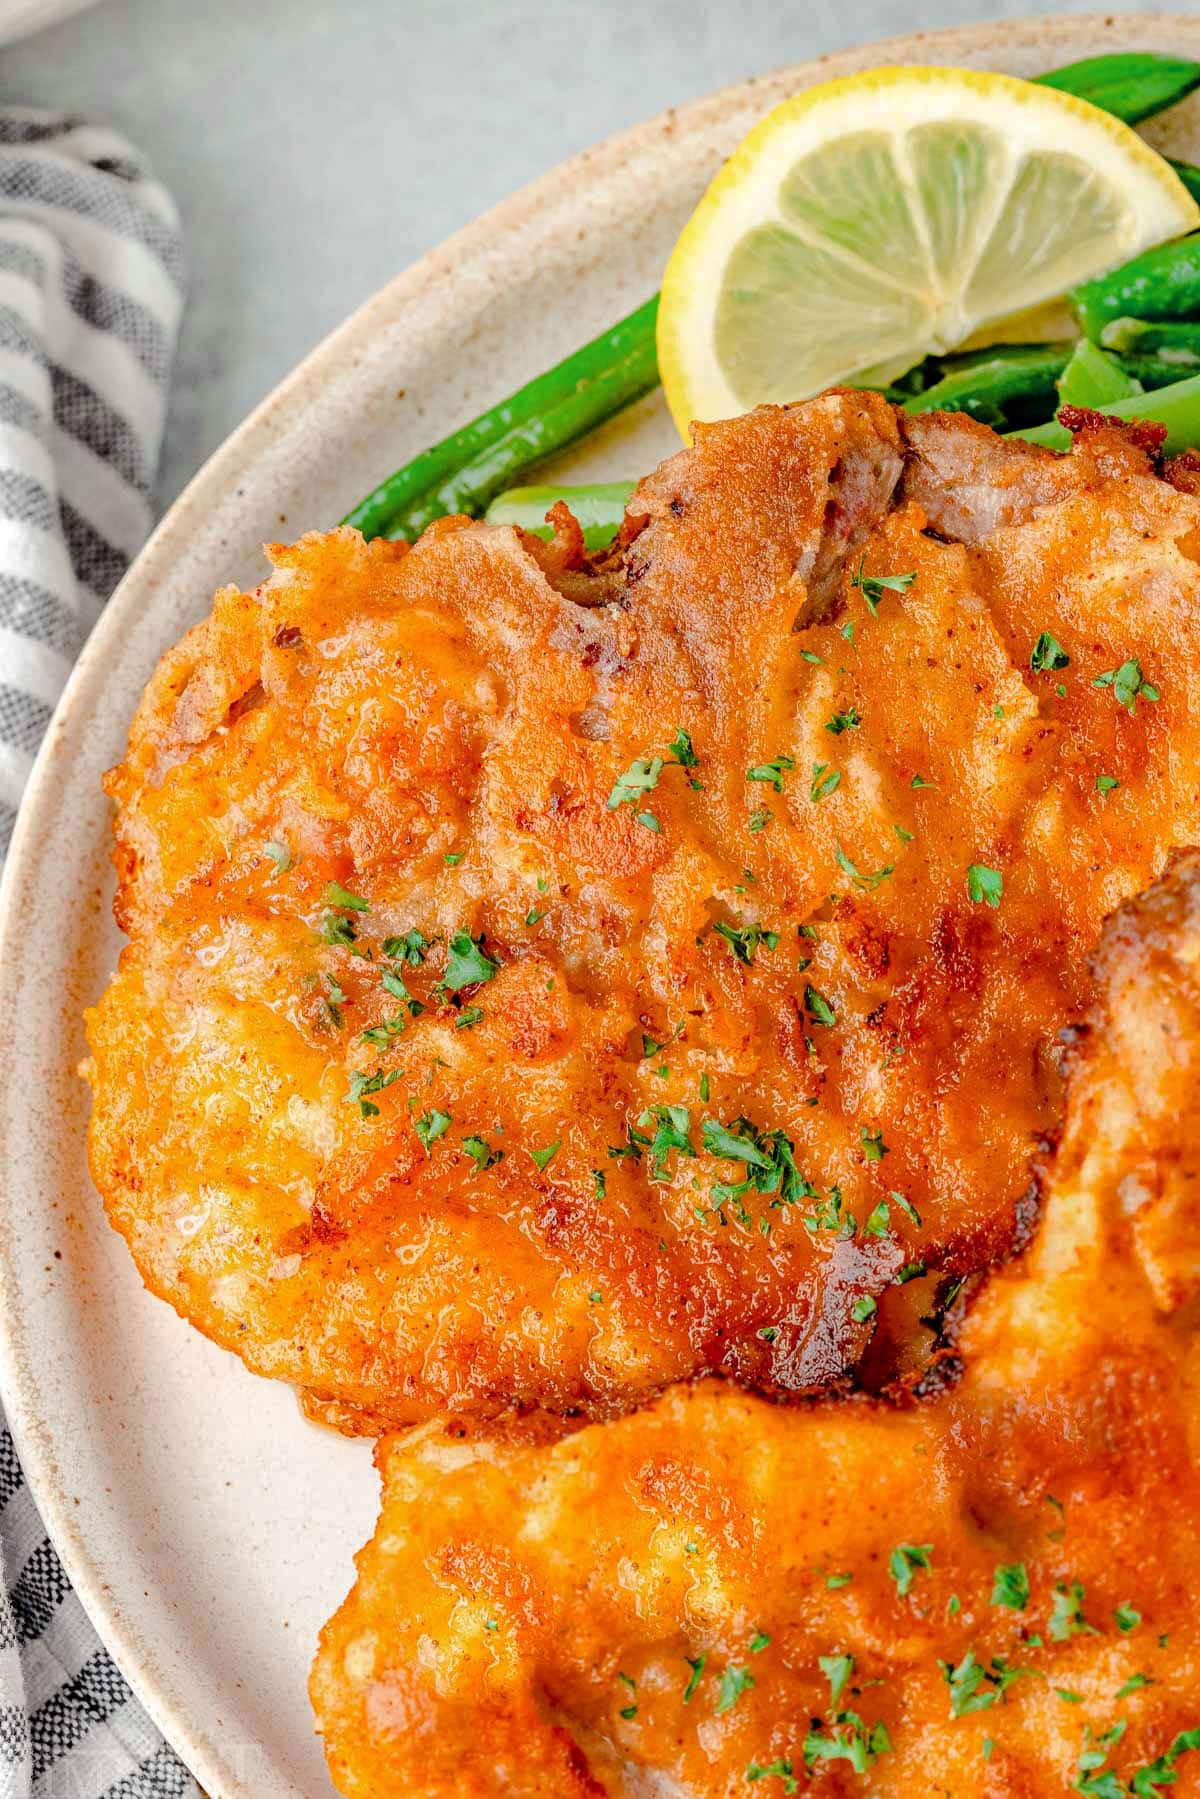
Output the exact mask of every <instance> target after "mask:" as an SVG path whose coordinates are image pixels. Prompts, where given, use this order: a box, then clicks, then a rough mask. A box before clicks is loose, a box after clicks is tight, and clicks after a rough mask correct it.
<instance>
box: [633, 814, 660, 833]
mask: <svg viewBox="0 0 1200 1799" xmlns="http://www.w3.org/2000/svg"><path fill="white" fill-rule="evenodd" d="M634 816H635V817H636V819H637V821H638V823H639V824H640V825H641V826H643V828H644V829H645V830H647V831H661V830H662V825H661V823H660V822H659V817H658V813H657V812H638V813H635V814H634Z"/></svg>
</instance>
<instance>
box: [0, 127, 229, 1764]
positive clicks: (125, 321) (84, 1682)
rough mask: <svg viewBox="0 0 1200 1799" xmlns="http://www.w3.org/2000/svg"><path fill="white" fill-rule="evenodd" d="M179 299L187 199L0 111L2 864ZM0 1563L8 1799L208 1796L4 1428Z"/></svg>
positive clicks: (153, 428)
mask: <svg viewBox="0 0 1200 1799" xmlns="http://www.w3.org/2000/svg"><path fill="white" fill-rule="evenodd" d="M182 305H183V290H182V252H181V243H180V234H179V223H178V219H177V217H176V214H175V208H174V206H173V204H172V202H171V199H170V196H169V195H168V194H167V193H166V192H165V190H164V189H163V188H162V187H160V186H159V184H158V183H157V182H156V181H154V180H153V179H152V178H151V177H150V175H149V174H148V173H147V171H146V168H145V166H144V165H143V163H142V161H141V159H140V157H139V156H138V155H137V153H136V151H134V150H133V149H132V148H131V147H130V145H129V144H127V143H126V142H125V140H124V139H123V138H121V137H118V136H117V135H116V134H115V133H114V132H111V131H107V130H104V129H102V128H100V127H98V126H94V125H89V124H87V123H86V122H85V121H84V120H82V119H77V118H70V117H67V116H66V115H63V114H50V113H44V112H34V111H31V110H29V109H28V108H24V107H0V856H2V855H3V851H4V849H5V848H6V847H7V844H8V839H9V835H10V833H11V830H12V825H13V820H14V817H15V814H16V807H17V802H18V801H19V799H20V797H21V789H22V788H23V786H24V785H25V781H26V778H27V776H28V774H29V770H30V766H31V764H32V761H33V756H34V752H35V751H36V749H37V746H38V743H39V741H40V739H41V736H42V733H43V731H44V730H45V728H46V724H47V722H48V721H49V718H50V714H51V711H52V710H53V707H54V702H55V701H56V700H57V698H58V696H59V693H60V692H61V691H62V688H63V685H64V683H65V681H66V678H67V675H68V674H69V672H70V669H71V664H72V662H73V660H74V658H75V656H76V655H77V654H78V652H79V649H80V646H81V645H82V643H83V640H84V638H85V637H86V636H87V633H88V631H89V629H90V627H91V626H92V624H93V623H94V622H95V619H96V616H97V614H98V613H99V610H100V608H101V606H102V605H103V604H104V601H105V600H106V599H107V598H108V595H109V594H110V593H111V592H112V589H113V588H114V586H115V585H116V583H117V581H118V580H119V579H120V577H121V575H122V574H123V573H124V571H125V568H126V566H127V565H128V563H129V560H130V558H131V557H132V556H133V554H134V552H135V551H136V550H137V548H138V546H139V545H140V543H141V542H142V540H143V538H144V537H145V536H146V533H147V532H148V530H149V528H150V523H151V497H150V496H151V486H152V483H153V480H154V471H155V466H156V464H157V461H158V453H159V447H160V444H161V442H162V431H163V419H164V414H165V411H166V399H167V382H168V377H169V374H170V369H171V362H172V359H173V356H174V350H175V338H176V333H177V331H178V327H179V315H180V312H181V310H182ZM0 1573H2V1576H3V1579H2V1581H0V1799H102V1796H103V1799H168V1796H169V1799H196V1795H197V1792H198V1789H197V1788H196V1786H195V1783H194V1782H193V1780H192V1778H191V1776H190V1775H189V1773H188V1771H187V1769H186V1768H185V1767H184V1766H183V1764H182V1762H180V1761H179V1759H178V1758H177V1757H176V1756H175V1755H174V1753H173V1752H172V1751H171V1750H170V1749H169V1748H168V1747H167V1745H166V1744H165V1743H164V1742H163V1740H162V1738H161V1737H160V1736H159V1735H158V1733H157V1731H155V1729H154V1728H153V1726H152V1725H151V1723H150V1721H149V1720H148V1718H147V1717H146V1715H145V1713H144V1712H143V1711H142V1709H141V1707H140V1706H139V1705H138V1703H137V1701H136V1700H135V1699H134V1697H133V1695H132V1693H131V1692H130V1690H129V1687H128V1686H127V1685H126V1683H125V1681H124V1679H123V1678H122V1676H121V1673H120V1671H119V1670H118V1668H117V1666H116V1664H115V1663H114V1662H113V1660H112V1658H111V1656H110V1655H109V1654H108V1651H107V1650H106V1649H104V1648H103V1646H102V1645H101V1643H100V1641H99V1638H98V1637H97V1636H96V1634H95V1632H94V1630H93V1629H92V1627H91V1625H90V1624H89V1622H88V1620H87V1618H86V1616H85V1615H84V1612H83V1608H82V1607H81V1606H80V1604H79V1601H78V1599H77V1598H76V1597H75V1595H74V1593H73V1592H72V1591H71V1587H70V1584H69V1582H68V1581H67V1578H66V1575H65V1574H64V1572H63V1569H62V1566H61V1564H60V1562H59V1560H58V1557H57V1556H56V1555H55V1553H54V1548H53V1545H52V1544H51V1543H50V1542H49V1540H48V1539H47V1536H46V1532H45V1528H44V1527H43V1525H42V1522H41V1519H40V1518H39V1517H38V1514H37V1509H36V1507H35V1505H34V1503H33V1498H32V1495H31V1493H30V1491H29V1488H28V1487H27V1486H26V1485H25V1482H24V1480H23V1478H22V1475H21V1469H20V1466H19V1464H18V1461H17V1456H16V1452H15V1450H14V1447H13V1442H12V1438H11V1437H10V1436H9V1434H8V1432H7V1431H6V1430H4V1429H3V1419H2V1417H0Z"/></svg>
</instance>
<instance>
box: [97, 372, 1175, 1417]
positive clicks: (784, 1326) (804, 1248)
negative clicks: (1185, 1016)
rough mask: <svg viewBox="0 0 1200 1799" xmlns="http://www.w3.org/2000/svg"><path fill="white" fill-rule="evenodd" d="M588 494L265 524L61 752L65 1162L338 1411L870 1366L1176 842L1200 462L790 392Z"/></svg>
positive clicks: (933, 1278) (987, 1235)
mask: <svg viewBox="0 0 1200 1799" xmlns="http://www.w3.org/2000/svg"><path fill="white" fill-rule="evenodd" d="M1001 488H1002V489H1003V504H1002V505H1001V506H999V507H997V504H996V494H997V491H998V489H1001ZM630 521H631V522H630V524H629V526H628V527H627V530H626V533H625V537H626V542H625V544H624V547H623V548H622V550H621V551H620V552H619V553H618V554H616V555H615V556H614V557H613V558H612V560H611V561H610V562H609V563H608V564H607V565H606V566H604V567H603V568H602V569H600V570H599V571H593V570H590V569H589V568H588V566H587V565H585V564H583V563H582V561H581V555H580V552H579V548H578V546H577V545H576V544H575V543H574V541H573V536H572V533H571V532H570V531H569V529H566V528H564V530H563V531H562V532H561V533H560V535H559V538H558V539H557V540H556V542H555V544H554V545H552V546H550V547H548V548H547V547H545V546H542V545H540V544H538V543H536V542H535V541H534V540H533V539H529V538H525V537H522V536H521V535H519V534H517V533H515V532H513V531H512V530H510V529H506V528H498V527H488V526H486V525H477V524H475V525H473V524H468V523H466V522H465V521H461V520H459V521H446V522H444V523H443V524H442V525H440V526H437V527H435V528H434V529H432V530H431V531H429V532H428V533H427V534H426V536H425V537H424V538H423V539H422V541H421V542H420V543H419V544H418V545H417V546H416V547H415V548H414V549H412V550H407V549H405V548H403V547H402V546H394V545H388V544H384V543H378V542H377V543H373V544H369V545H368V544H364V543H363V542H362V541H361V539H360V538H359V537H358V536H357V535H356V534H355V533H354V532H352V531H348V530H343V531H337V532H333V533H330V534H328V535H326V536H312V537H307V538H305V539H303V540H301V542H300V543H298V544H297V545H295V546H294V547H293V548H291V549H282V548H275V549H274V550H273V551H272V557H273V560H274V563H275V572H274V574H273V575H272V576H271V577H270V579H269V580H267V581H266V582H265V583H264V585H263V586H262V587H261V588H259V589H258V590H257V591H255V592H252V593H240V592H238V591H237V590H235V589H226V590H224V591H223V592H222V593H220V594H219V595H218V596H217V599H216V602H215V606H214V610H213V613H212V616H211V617H210V618H209V619H208V620H207V621H206V622H205V623H204V624H202V625H201V626H199V627H198V628H197V629H196V630H195V631H193V632H192V633H191V634H190V636H189V637H187V638H186V639H185V640H184V641H183V643H182V644H181V645H180V646H179V647H178V648H177V649H176V650H174V651H173V652H171V654H170V655H168V656H167V657H166V658H165V660H164V662H163V663H162V665H161V667H160V669H159V671H158V673H157V674H156V676H155V678H154V680H153V681H152V683H151V685H150V687H149V689H148V691H147V693H146V696H145V698H144V700H143V702H142V705H141V708H140V710H139V712H138V715H137V718H136V720H135V722H134V726H133V730H132V734H131V738H130V744H129V750H128V754H127V757H126V759H125V761H124V762H123V763H122V764H121V765H120V766H119V767H118V768H117V769H115V770H114V771H113V773H112V775H111V777H110V781H109V785H110V790H111V792H112V794H113V797H114V798H115V800H116V802H117V808H118V815H117V825H116V837H117V851H116V862H117V869H118V875H119V887H120V891H119V895H118V901H117V910H118V917H119V919H120V921H121V922H122V924H123V925H124V927H125V929H126V930H127V931H128V933H129V936H130V943H129V946H128V947H127V948H126V950H125V951H124V953H123V955H122V958H121V964H120V970H119V972H118V974H117V976H116V978H115V979H114V981H113V983H112V985H111V986H110V988H109V990H108V992H107V993H106V994H105V996H104V998H103V999H102V1000H101V1001H100V1003H99V1005H98V1006H97V1007H96V1008H95V1010H94V1011H93V1012H92V1013H91V1015H90V1019H89V1031H90V1040H91V1048H92V1059H91V1063H90V1069H89V1073H90V1078H91V1080H92V1083H93V1087H94V1091H95V1105H94V1111H93V1118H92V1127H91V1159H92V1167H93V1171H94V1175H95V1179H96V1182H97V1185H98V1186H99V1188H100V1191H101V1193H102V1194H103V1196H104V1198H105V1201H106V1203H107V1206H108V1209H109V1213H110V1216H111V1218H112V1220H113V1222H114V1224H115V1225H116V1226H117V1228H118V1229H119V1230H120V1231H122V1232H123V1233H124V1235H125V1236H126V1237H127V1239H128V1241H129V1243H130V1246H131V1248H132V1250H133V1253H134V1255H135V1257H136V1259H137V1262H138V1265H139V1267H140V1269H141V1271H142V1273H143V1276H144V1277H145V1279H146V1281H147V1283H148V1284H149V1285H150V1286H151V1287H152V1288H153V1289H154V1291H155V1292H157V1293H159V1294H161V1295H162V1296H163V1297H164V1298H167V1299H169V1300H170V1301H171V1302H172V1304H174V1305H175V1306H176V1307H177V1309H178V1310H179V1311H180V1312H181V1313H182V1314H183V1315H184V1316H185V1317H188V1318H190V1319H191V1320H192V1321H193V1322H195V1323H196V1324H197V1325H199V1326H200V1327H201V1328H202V1329H203V1330H205V1331H206V1332H208V1333H209V1334H210V1335H211V1336H213V1337H214V1338H216V1339H217V1340H218V1341H219V1342H221V1343H224V1344H225V1345H227V1346H228V1347H230V1348H232V1349H235V1350H236V1351H237V1352H238V1353H239V1354H240V1355H242V1356H243V1357H244V1358H245V1359H246V1361H247V1362H248V1363H249V1364H250V1365H251V1367H253V1368H255V1369H257V1370H259V1371H260V1372H262V1373H265V1374H271V1375H276V1376H280V1377H282V1378H284V1379H286V1380H289V1381H293V1382H295V1383H297V1384H298V1385H299V1386H301V1387H302V1388H305V1389H307V1390H308V1391H309V1393H310V1394H311V1395H314V1396H315V1398H316V1400H318V1401H320V1402H323V1403H324V1404H325V1405H326V1407H327V1408H329V1415H331V1416H333V1417H335V1418H336V1421H338V1422H340V1423H341V1424H342V1425H343V1426H345V1427H346V1428H356V1427H357V1428H364V1429H369V1428H371V1427H373V1426H376V1425H380V1424H386V1423H393V1424H396V1423H401V1422H406V1421H410V1420H413V1419H419V1418H421V1417H425V1416H429V1415H432V1414H436V1413H438V1412H442V1411H446V1410H451V1409H471V1408H474V1409H477V1410H485V1411H495V1410H497V1409H499V1408H502V1407H503V1406H505V1405H508V1404H512V1403H515V1404H516V1405H518V1406H520V1407H526V1406H531V1405H540V1406H543V1407H546V1408H548V1409H550V1410H554V1411H564V1410H568V1409H572V1408H581V1409H582V1410H584V1411H585V1412H588V1413H591V1414H603V1413H606V1412H611V1411H617V1410H621V1409H623V1408H625V1407H627V1406H629V1405H630V1404H632V1403H634V1402H636V1401H638V1400H639V1399H641V1398H643V1397H644V1396H646V1395H647V1394H650V1393H652V1392H654V1391H656V1390H658V1389H660V1388H661V1387H663V1386H664V1385H666V1384H667V1383H669V1382H670V1381H672V1380H676V1379H679V1378H682V1377H689V1376H692V1375H698V1374H703V1373H708V1372H722V1373H725V1374H728V1375H730V1376H733V1377H735V1378H736V1379H737V1380H738V1381H740V1382H741V1383H743V1384H745V1385H746V1386H749V1387H755V1388H760V1389H763V1390H770V1391H774V1392H779V1393H795V1392H801V1391H806V1390H812V1389H816V1388H821V1387H825V1386H827V1385H829V1384H830V1383H831V1382H835V1381H838V1380H839V1379H841V1378H843V1376H844V1375H845V1374H846V1372H847V1371H848V1370H850V1369H852V1368H854V1367H855V1366H856V1365H858V1364H860V1362H861V1360H862V1358H863V1356H864V1352H865V1351H866V1350H867V1348H868V1345H869V1343H870V1340H871V1338H872V1334H873V1333H876V1343H877V1344H878V1343H879V1341H880V1340H884V1341H886V1342H887V1344H888V1345H893V1344H894V1343H896V1342H899V1343H901V1344H902V1345H906V1346H907V1347H904V1348H902V1349H901V1350H900V1351H893V1349H892V1348H891V1347H889V1348H888V1353H887V1355H884V1356H882V1358H881V1359H882V1364H883V1369H882V1372H881V1373H879V1375H878V1377H877V1378H878V1379H880V1380H882V1379H886V1378H889V1377H890V1376H892V1375H894V1374H895V1371H896V1368H897V1367H899V1368H900V1369H901V1371H902V1372H903V1371H904V1370H905V1369H908V1368H909V1367H910V1366H916V1365H919V1364H920V1362H921V1360H922V1353H921V1346H922V1345H923V1346H924V1347H926V1348H927V1347H928V1346H929V1345H930V1343H931V1338H930V1335H929V1330H928V1329H927V1327H926V1325H925V1324H924V1323H922V1322H921V1321H922V1320H928V1319H931V1318H933V1319H935V1321H936V1313H937V1306H938V1302H939V1296H940V1295H939V1282H941V1281H942V1280H943V1279H944V1277H949V1276H952V1275H956V1274H960V1273H962V1272H964V1271H968V1270H973V1269H976V1268H978V1267H980V1266H981V1265H982V1264H984V1263H986V1262H987V1261H988V1260H989V1258H991V1257H993V1256H996V1255H998V1254H1000V1253H1002V1252H1004V1251H1005V1250H1006V1248H1007V1247H1008V1246H1009V1245H1010V1243H1011V1242H1012V1239H1013V1234H1014V1230H1015V1229H1016V1225H1017V1220H1018V1215H1019V1211H1020V1202H1021V1200H1022V1196H1023V1194H1025V1192H1026V1190H1027V1188H1028V1185H1029V1172H1028V1168H1029V1158H1030V1155H1031V1152H1032V1151H1033V1150H1034V1148H1035V1147H1036V1146H1037V1144H1038V1143H1039V1141H1040V1140H1041V1139H1042V1138H1043V1136H1044V1134H1045V1133H1047V1132H1049V1131H1052V1130H1053V1129H1054V1128H1055V1127H1056V1126H1057V1124H1058V1122H1059V1118H1060V1112H1061V1103H1062V1102H1061V1076H1060V1072H1059V1066H1058V1064H1059V1056H1060V1047H1061V1046H1060V1041H1059V1038H1060V1032H1061V1031H1062V1029H1063V1027H1064V1026H1067V1025H1070V1024H1071V1023H1072V1022H1073V1021H1075V1020H1077V1019H1078V1018H1079V1017H1080V1016H1082V1014H1083V1012H1084V1010H1085V1009H1086V1007H1087V1005H1088V1003H1089V1001H1090V998H1091V994H1092V984H1091V979H1090V976H1089V973H1088V968H1087V952H1088V949H1089V946H1090V945H1092V944H1094V943H1095V941H1096V937H1097V933H1098V930H1099V926H1100V922H1101V920H1102V918H1103V917H1104V915H1105V914H1106V913H1107V912H1108V911H1109V910H1110V909H1111V908H1112V907H1113V906H1115V905H1116V904H1118V903H1120V902H1121V901H1122V900H1123V899H1125V898H1127V897H1128V896H1129V895H1131V894H1133V893H1136V892H1138V891H1140V890H1141V889H1143V888H1144V887H1145V886H1146V885H1147V883H1148V882H1149V881H1150V880H1152V879H1153V878H1154V877H1155V875H1156V874H1157V873H1158V872H1159V870H1160V868H1161V866H1162V863H1163V859H1164V856H1165V854H1166V853H1167V852H1168V850H1169V849H1170V848H1171V847H1172V846H1173V845H1176V844H1179V843H1182V842H1186V841H1187V840H1188V839H1189V838H1190V837H1192V836H1193V835H1194V834H1195V832H1196V827H1197V814H1198V808H1200V571H1198V569H1197V565H1196V562H1195V560H1194V559H1193V557H1194V552H1195V551H1196V549H1197V546H1198V545H1200V501H1198V500H1197V499H1196V498H1195V497H1193V496H1191V495H1190V494H1186V493H1182V492H1179V491H1176V489H1175V488H1174V487H1172V486H1171V485H1170V484H1169V482H1168V481H1166V480H1163V479H1160V478H1159V476H1158V475H1157V474H1156V472H1155V470H1154V468H1153V467H1152V465H1151V462H1150V461H1149V460H1148V458H1147V456H1146V455H1145V454H1144V453H1143V452H1142V451H1141V450H1139V449H1138V448H1137V447H1136V446H1135V445H1131V444H1129V443H1127V442H1125V441H1124V440H1123V439H1122V438H1121V437H1120V436H1119V435H1117V434H1115V433H1106V432H1088V433H1084V434H1083V435H1081V437H1080V439H1079V440H1078V441H1077V443H1076V446H1075V449H1074V451H1073V453H1072V454H1071V455H1070V456H1069V457H1065V458H1061V459H1060V458H1056V457H1054V456H1052V455H1051V454H1050V453H1049V452H1046V451H1038V450H1033V449H1031V448H1029V447H1027V446H1020V447H1015V446H1013V445H1010V444H1006V443H1005V442H1004V441H1003V440H1002V439H999V438H997V437H995V436H994V435H993V434H992V433H991V432H990V431H988V430H986V429H985V428H984V427H982V426H979V425H976V424H974V423H972V422H971V421H968V420H965V419H961V418H958V419H951V418H936V417H935V418H928V419H922V420H920V421H907V422H906V421H904V420H903V418H902V417H901V416H900V415H898V414H896V413H895V412H894V411H893V410H892V408H890V407H889V406H888V405H887V404H885V402H884V401H883V400H881V399H879V398H877V397H875V396H872V395H868V394H854V393H847V392H834V393H831V394H828V395H825V396H824V397H822V398H821V399H818V400H815V401H812V402H810V403H807V404H804V405H801V406H796V407H793V408H788V409H783V408H764V409H762V410H760V411H758V412H755V413H752V414H750V415H748V416H747V417H745V418H743V419H738V420H734V421H731V422H729V423H726V424H720V425H713V426H705V427H701V428H699V429H698V431H697V441H696V446H695V448H694V449H691V450H688V451H685V452H683V453H681V454H680V455H678V456H675V457H673V458H672V459H671V460H670V461H668V462H666V463H664V464H663V465H662V467H661V468H659V469H658V470H657V471H656V472H655V473H654V474H653V475H651V476H650V477H649V478H648V479H647V480H645V481H644V482H643V483H642V485H641V487H640V488H639V489H638V491H637V493H636V495H635V497H634V499H633V501H632V503H631V507H630ZM923 1271H927V1272H923ZM941 1296H942V1297H944V1295H941ZM914 1344H915V1345H916V1348H915V1349H913V1350H912V1353H910V1349H911V1347H912V1345H914ZM872 1353H873V1354H874V1351H873V1352H872ZM875 1378H876V1376H874V1375H873V1376H872V1379H875Z"/></svg>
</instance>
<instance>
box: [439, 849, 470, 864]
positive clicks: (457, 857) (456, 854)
mask: <svg viewBox="0 0 1200 1799" xmlns="http://www.w3.org/2000/svg"><path fill="white" fill-rule="evenodd" d="M466 853H467V852H466V850H447V851H446V854H445V855H444V856H443V857H442V861H443V862H444V863H445V864H446V867H447V868H457V867H458V865H459V863H460V862H461V861H462V859H463V857H464V856H465V855H466Z"/></svg>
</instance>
